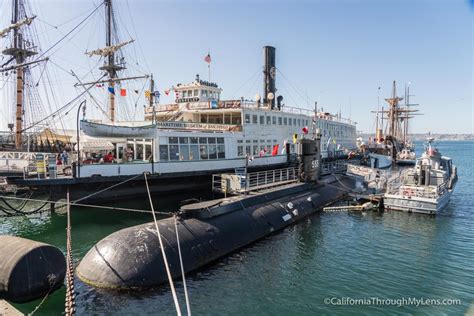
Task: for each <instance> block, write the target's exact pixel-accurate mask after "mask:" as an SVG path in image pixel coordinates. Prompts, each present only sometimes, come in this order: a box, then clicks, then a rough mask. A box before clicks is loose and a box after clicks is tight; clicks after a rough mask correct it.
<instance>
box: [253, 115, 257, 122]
mask: <svg viewBox="0 0 474 316" xmlns="http://www.w3.org/2000/svg"><path fill="white" fill-rule="evenodd" d="M252 123H253V124H257V123H258V117H257V115H252Z"/></svg>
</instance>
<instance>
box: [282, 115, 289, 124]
mask: <svg viewBox="0 0 474 316" xmlns="http://www.w3.org/2000/svg"><path fill="white" fill-rule="evenodd" d="M283 125H288V119H287V118H286V117H284V118H283Z"/></svg>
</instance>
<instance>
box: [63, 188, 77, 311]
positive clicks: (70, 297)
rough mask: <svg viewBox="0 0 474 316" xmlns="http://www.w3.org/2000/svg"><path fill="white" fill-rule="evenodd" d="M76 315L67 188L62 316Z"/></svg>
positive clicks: (69, 206)
mask: <svg viewBox="0 0 474 316" xmlns="http://www.w3.org/2000/svg"><path fill="white" fill-rule="evenodd" d="M75 313H76V304H75V293H74V262H73V260H72V241H71V205H70V204H69V187H68V189H67V227H66V300H65V303H64V314H65V315H67V316H72V315H74V314H75Z"/></svg>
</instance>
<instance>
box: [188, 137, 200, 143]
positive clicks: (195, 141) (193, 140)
mask: <svg viewBox="0 0 474 316" xmlns="http://www.w3.org/2000/svg"><path fill="white" fill-rule="evenodd" d="M189 140H190V143H191V144H197V143H198V138H197V137H189Z"/></svg>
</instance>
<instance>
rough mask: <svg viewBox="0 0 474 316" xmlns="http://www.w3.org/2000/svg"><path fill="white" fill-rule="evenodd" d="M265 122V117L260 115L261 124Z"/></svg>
mask: <svg viewBox="0 0 474 316" xmlns="http://www.w3.org/2000/svg"><path fill="white" fill-rule="evenodd" d="M263 124H265V117H264V116H263V115H260V125H263Z"/></svg>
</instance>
